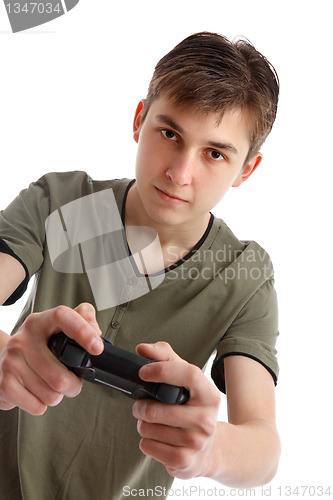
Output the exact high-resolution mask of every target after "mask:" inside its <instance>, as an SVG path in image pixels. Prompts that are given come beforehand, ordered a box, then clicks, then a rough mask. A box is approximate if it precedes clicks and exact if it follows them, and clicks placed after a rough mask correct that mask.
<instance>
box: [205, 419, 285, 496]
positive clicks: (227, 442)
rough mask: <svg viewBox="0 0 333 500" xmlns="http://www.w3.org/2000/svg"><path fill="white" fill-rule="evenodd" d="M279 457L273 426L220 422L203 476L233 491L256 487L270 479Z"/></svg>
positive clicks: (276, 434)
mask: <svg viewBox="0 0 333 500" xmlns="http://www.w3.org/2000/svg"><path fill="white" fill-rule="evenodd" d="M279 457H280V439H279V436H278V433H277V431H276V429H275V427H274V426H273V425H272V424H270V423H268V422H265V421H261V420H256V421H251V422H247V423H245V424H241V425H233V424H228V423H223V422H219V423H218V425H217V430H216V435H215V440H214V445H213V448H212V453H211V455H210V460H209V462H210V464H211V465H210V466H209V470H208V473H207V474H206V475H207V476H208V477H211V478H213V479H215V480H217V481H219V482H221V483H222V484H224V485H226V486H230V487H234V488H249V487H257V486H261V485H263V484H266V483H268V482H269V481H271V480H272V479H273V477H274V475H275V473H276V469H277V466H278V462H279Z"/></svg>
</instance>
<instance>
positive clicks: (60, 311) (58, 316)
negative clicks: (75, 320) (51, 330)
mask: <svg viewBox="0 0 333 500" xmlns="http://www.w3.org/2000/svg"><path fill="white" fill-rule="evenodd" d="M68 311H69V307H67V306H64V305H60V306H57V307H55V308H54V309H53V316H54V321H55V322H56V323H61V322H62V321H63V317H64V316H65V315H66V314H68Z"/></svg>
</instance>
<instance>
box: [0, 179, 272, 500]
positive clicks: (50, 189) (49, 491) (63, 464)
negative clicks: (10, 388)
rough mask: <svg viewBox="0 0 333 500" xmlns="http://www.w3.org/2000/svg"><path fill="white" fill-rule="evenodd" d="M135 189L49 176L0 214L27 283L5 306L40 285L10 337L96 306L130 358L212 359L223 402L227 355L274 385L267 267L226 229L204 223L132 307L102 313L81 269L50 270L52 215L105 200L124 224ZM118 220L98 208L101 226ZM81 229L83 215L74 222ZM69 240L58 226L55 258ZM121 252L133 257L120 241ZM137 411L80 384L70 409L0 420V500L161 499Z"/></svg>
mask: <svg viewBox="0 0 333 500" xmlns="http://www.w3.org/2000/svg"><path fill="white" fill-rule="evenodd" d="M131 182H133V181H130V180H129V179H117V180H108V181H94V180H92V179H91V178H90V177H89V176H88V175H87V174H86V173H84V172H79V171H76V172H66V173H50V174H47V175H45V176H44V177H42V178H41V179H39V180H38V181H37V182H35V183H33V184H31V185H30V186H29V188H28V189H26V190H24V191H22V192H21V193H20V194H19V196H18V197H17V198H16V199H15V200H14V201H13V202H12V203H11V204H10V205H9V206H8V207H7V208H6V209H5V210H3V211H2V212H1V213H0V238H1V239H0V251H2V252H7V253H10V254H11V255H13V256H15V257H16V258H17V259H18V260H20V262H21V263H22V264H23V265H24V267H25V269H26V273H27V277H26V280H25V282H24V283H22V284H21V285H20V287H19V288H18V289H17V290H16V291H15V292H14V294H13V295H12V296H11V297H10V298H9V299H8V300H7V302H6V304H7V305H9V304H11V303H13V302H14V301H15V300H17V298H19V297H20V296H21V295H22V294H23V292H24V289H25V287H26V285H27V282H28V281H29V279H30V278H31V277H33V276H34V279H35V283H34V286H33V288H32V291H31V293H30V296H29V298H28V301H27V304H26V306H25V308H24V310H23V311H22V315H21V317H20V318H19V320H18V322H17V325H16V327H15V328H14V331H13V332H12V333H13V334H15V332H16V330H17V329H18V328H19V326H20V325H21V324H22V322H23V321H24V319H25V318H26V317H27V315H28V314H30V313H31V312H38V311H43V310H45V309H49V308H52V307H55V306H57V305H59V304H65V305H67V306H69V307H76V306H77V305H78V304H79V303H81V302H91V303H92V304H94V305H95V307H96V309H97V320H98V323H99V325H100V328H101V330H102V332H103V335H104V336H105V337H107V338H108V339H110V340H111V341H112V342H113V343H114V344H115V345H117V346H119V347H122V348H124V349H127V350H129V351H132V352H135V347H136V345H137V344H139V343H140V342H156V341H158V340H164V341H167V342H169V343H170V345H171V346H172V348H173V349H174V350H175V351H176V352H177V353H178V354H179V356H181V357H182V358H184V359H186V360H187V361H188V362H190V363H193V364H195V365H197V366H199V367H200V368H203V367H204V365H205V364H206V362H207V361H208V359H209V357H210V356H211V354H212V353H213V352H214V351H215V350H216V358H215V362H214V364H213V369H212V377H213V380H214V382H215V383H216V385H217V386H218V388H219V389H220V390H221V391H223V392H225V390H226V387H225V381H224V369H223V360H224V358H225V357H226V356H229V355H233V354H241V355H244V356H248V357H251V358H252V359H255V360H257V361H258V362H259V363H261V364H262V365H263V366H265V367H266V369H267V370H268V371H269V372H270V373H271V375H272V377H273V378H274V381H275V382H276V380H277V376H278V363H277V359H276V350H275V343H276V339H277V336H278V325H277V301H276V293H275V289H274V276H273V268H272V264H271V261H270V258H269V256H268V255H267V253H266V252H265V251H264V250H263V249H262V248H261V247H260V246H259V245H258V244H257V243H255V242H253V241H250V242H244V241H240V240H238V239H237V238H236V237H235V235H234V234H233V233H232V232H231V230H230V229H229V228H228V227H227V225H226V224H225V223H224V222H223V221H222V220H221V219H218V218H215V217H213V216H211V220H210V223H209V226H208V228H207V230H206V233H205V234H204V236H203V238H202V239H201V240H200V241H199V242H198V244H197V246H196V247H195V249H193V251H192V252H191V253H190V254H188V255H186V256H184V258H183V259H182V260H181V261H179V262H178V263H176V264H175V265H173V266H171V267H170V268H168V269H166V270H165V271H164V272H163V273H162V274H161V273H157V274H156V276H157V277H158V286H154V285H153V286H151V287H150V289H149V293H147V292H145V293H143V294H141V295H140V293H138V294H137V295H136V296H137V298H135V299H133V300H130V299H129V300H125V301H123V302H121V301H119V304H118V303H117V304H115V305H112V306H110V307H107V305H106V306H105V305H104V306H103V307H100V308H99V307H98V304H96V301H95V298H96V295H94V293H93V290H92V286H91V282H90V281H89V276H88V271H86V270H85V269H80V266H79V267H78V269H77V270H76V272H73V268H71V269H70V270H71V272H69V270H68V269H67V270H64V269H60V271H59V269H57V266H55V261H54V259H53V257H52V255H51V254H52V252H50V249H49V248H48V241H47V239H46V229H45V227H46V225H45V224H46V221H47V220H48V217H49V216H50V214H52V213H56V211H58V212H59V211H61V209H62V207H64V206H68V204H69V203H70V202H72V201H74V200H78V199H81V198H83V197H85V196H88V195H91V194H94V193H101V192H103V191H104V190H112V193H113V194H114V198H115V201H116V205H117V209H118V211H119V214H120V216H121V215H122V214H123V213H124V206H125V201H126V194H127V191H128V188H129V186H130V184H131ZM119 214H118V215H119ZM113 216H114V214H109V213H108V207H105V211H104V212H103V217H104V218H107V217H111V218H112V217H113ZM80 218H81V219H82V218H84V214H83V215H82V214H81V216H80V213H79V212H78V214H77V219H78V220H79V219H80ZM119 220H121V218H120V219H119ZM84 222H86V223H87V224H88V220H87V221H86V220H85V219H84ZM79 224H82V220H81V222H79ZM64 232H65V226H62V227H59V235H58V236H57V238H56V240H57V241H58V243H59V248H60V249H61V244H62V243H61V241H62V238H64V234H63V233H64ZM53 238H54V235H53ZM64 241H65V240H64ZM107 241H110V240H107ZM67 243H68V241H67ZM123 244H124V248H125V249H126V248H127V249H128V247H127V246H126V240H125V239H123ZM63 245H65V243H63ZM75 255H76V257H75V256H74V257H75V258H74V260H75V259H76V258H77V259H78V254H75ZM133 267H135V266H133ZM130 281H131V283H130V284H129V285H128V286H130V287H133V290H140V287H141V288H142V287H143V286H145V287H147V275H143V274H140V273H138V272H137V273H136V278H135V279H131V280H130ZM148 281H149V280H148ZM151 283H153V281H151ZM184 385H185V386H186V381H184ZM132 404H133V400H132V399H130V398H128V397H127V396H125V395H123V394H121V393H120V392H118V391H116V390H113V389H110V388H108V387H103V386H101V385H96V384H91V383H89V382H84V384H83V389H82V392H81V394H80V395H79V396H77V397H76V398H74V399H67V398H65V399H64V400H63V401H62V402H61V403H60V404H59V405H58V406H56V407H50V408H49V409H48V410H47V411H46V413H45V414H44V415H42V416H38V417H34V416H31V415H29V414H28V413H26V412H23V411H21V410H19V409H17V408H15V409H13V410H11V411H8V412H5V411H0V497H1V498H5V499H6V500H20V499H21V498H22V499H23V498H24V500H53V499H54V500H76V499H80V500H85V499H86V500H120V499H122V498H126V497H128V493H129V492H130V491H134V492H137V495H139V494H140V491H141V494H145V496H148V495H149V498H161V497H162V498H163V497H166V495H167V490H168V489H169V488H170V487H171V485H172V480H173V478H172V477H170V476H169V475H168V473H167V472H166V470H165V468H164V466H163V465H162V464H160V463H158V462H157V461H155V460H154V459H152V458H150V457H147V456H145V455H143V454H142V452H141V451H140V449H139V441H140V436H139V434H138V432H137V429H136V420H135V419H134V417H133V416H132V411H131V409H132Z"/></svg>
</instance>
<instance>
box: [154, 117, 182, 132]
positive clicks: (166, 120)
mask: <svg viewBox="0 0 333 500" xmlns="http://www.w3.org/2000/svg"><path fill="white" fill-rule="evenodd" d="M156 118H157V120H158V121H160V122H163V123H165V124H166V125H169V127H171V128H173V129H174V130H176V132H179V133H180V134H183V133H184V129H182V128H181V127H180V126H179V125H177V123H176V122H174V121H173V119H172V118H170V116H168V115H157V116H156Z"/></svg>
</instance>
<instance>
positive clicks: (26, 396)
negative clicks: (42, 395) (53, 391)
mask: <svg viewBox="0 0 333 500" xmlns="http://www.w3.org/2000/svg"><path fill="white" fill-rule="evenodd" d="M2 386H3V387H2V391H1V396H0V399H1V408H2V409H12V408H14V407H15V406H19V407H20V408H21V409H22V410H24V411H27V412H28V413H30V414H31V415H42V414H43V413H45V411H46V409H47V405H45V404H44V403H42V401H40V400H39V399H38V398H37V397H36V396H35V395H34V394H32V393H31V392H30V391H29V390H28V389H26V387H24V385H22V384H21V383H19V382H18V380H17V378H16V377H14V376H7V377H6V380H5V383H4V384H2Z"/></svg>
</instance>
